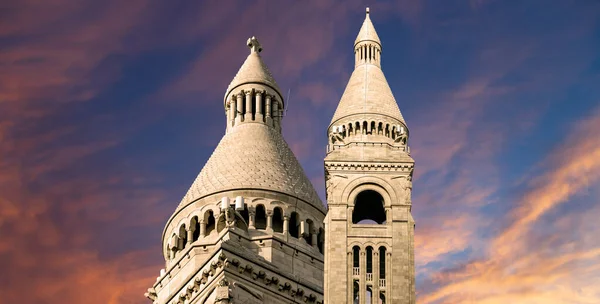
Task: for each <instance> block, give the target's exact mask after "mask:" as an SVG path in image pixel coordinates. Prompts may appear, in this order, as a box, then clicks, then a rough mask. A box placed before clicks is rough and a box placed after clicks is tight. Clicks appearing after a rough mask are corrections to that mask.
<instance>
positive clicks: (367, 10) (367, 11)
mask: <svg viewBox="0 0 600 304" xmlns="http://www.w3.org/2000/svg"><path fill="white" fill-rule="evenodd" d="M368 14H369V7H367V15H368Z"/></svg>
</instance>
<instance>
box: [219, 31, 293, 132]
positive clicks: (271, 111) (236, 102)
mask: <svg viewBox="0 0 600 304" xmlns="http://www.w3.org/2000/svg"><path fill="white" fill-rule="evenodd" d="M246 45H247V46H248V47H249V48H250V54H249V55H248V57H247V58H246V61H244V64H242V66H241V67H240V69H239V71H238V72H237V74H236V75H235V77H233V80H232V81H231V83H230V84H229V87H228V88H227V91H225V99H224V100H223V103H224V106H225V111H226V113H227V132H229V131H230V130H231V129H232V128H233V127H235V126H238V125H240V124H242V123H247V122H252V123H263V124H266V125H268V126H270V127H273V128H275V129H276V130H278V131H279V132H281V118H282V116H283V115H282V113H283V105H284V100H283V96H282V95H281V90H280V89H279V86H278V85H277V82H275V79H274V78H273V75H271V72H270V71H269V68H267V65H266V64H265V63H264V62H263V61H262V58H261V57H260V52H261V51H262V46H261V45H260V43H259V42H258V40H257V39H256V37H252V38H249V39H248V41H247V42H246Z"/></svg>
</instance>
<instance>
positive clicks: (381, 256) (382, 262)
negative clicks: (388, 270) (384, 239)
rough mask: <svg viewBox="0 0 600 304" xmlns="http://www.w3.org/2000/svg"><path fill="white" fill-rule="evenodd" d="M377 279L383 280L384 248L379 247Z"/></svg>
mask: <svg viewBox="0 0 600 304" xmlns="http://www.w3.org/2000/svg"><path fill="white" fill-rule="evenodd" d="M379 279H385V247H383V246H381V247H379Z"/></svg>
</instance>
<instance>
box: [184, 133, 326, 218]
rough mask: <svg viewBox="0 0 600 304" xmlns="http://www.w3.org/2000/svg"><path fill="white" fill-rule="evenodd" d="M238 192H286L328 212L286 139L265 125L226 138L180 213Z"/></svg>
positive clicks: (229, 134) (224, 137)
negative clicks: (219, 195) (207, 199)
mask: <svg viewBox="0 0 600 304" xmlns="http://www.w3.org/2000/svg"><path fill="white" fill-rule="evenodd" d="M234 189H262V190H267V191H269V190H270V191H277V192H282V193H285V194H288V195H291V196H294V197H297V198H299V199H301V200H303V201H306V202H307V203H309V204H311V205H313V206H315V207H317V208H318V209H319V210H324V206H323V203H322V202H321V199H320V198H319V196H318V195H317V192H316V191H315V189H314V188H313V185H312V184H311V182H310V181H309V180H308V178H307V177H306V175H305V174H304V170H302V167H301V166H300V163H299V162H298V160H297V159H296V157H295V156H294V153H293V152H292V150H291V149H290V148H289V147H288V145H287V143H286V142H285V140H284V139H283V137H282V135H281V134H280V133H279V132H277V131H276V130H275V129H273V128H270V127H268V126H266V125H264V124H259V123H247V124H241V125H240V126H238V127H236V128H234V129H232V131H231V132H228V133H227V134H226V135H225V136H223V138H222V139H221V142H219V145H218V146H217V148H216V149H215V151H214V152H213V154H212V156H211V157H210V158H209V160H208V161H207V162H206V165H205V166H204V168H203V169H202V171H201V172H200V174H199V175H198V177H197V178H196V180H195V181H194V183H193V184H192V186H191V187H190V189H189V190H188V192H187V194H186V195H185V197H184V198H183V200H182V201H181V203H180V204H179V207H178V208H177V209H178V210H179V209H182V208H183V207H185V206H186V205H187V204H189V203H191V202H193V201H195V200H197V199H200V198H202V197H204V196H207V195H210V194H214V193H217V192H221V191H226V190H234Z"/></svg>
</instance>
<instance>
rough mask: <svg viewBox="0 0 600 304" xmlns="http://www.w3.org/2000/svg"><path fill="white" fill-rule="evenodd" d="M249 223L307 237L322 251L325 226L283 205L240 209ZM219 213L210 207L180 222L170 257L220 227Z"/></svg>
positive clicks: (256, 226) (172, 239) (261, 227)
mask: <svg viewBox="0 0 600 304" xmlns="http://www.w3.org/2000/svg"><path fill="white" fill-rule="evenodd" d="M240 213H241V215H242V217H243V218H244V220H245V221H246V223H247V225H248V230H265V231H267V232H269V233H273V232H277V233H282V234H283V235H285V236H290V237H293V238H297V239H300V238H302V239H304V240H305V241H306V243H307V244H308V245H310V246H311V247H313V248H315V249H317V250H319V252H320V253H323V243H324V236H325V233H324V229H323V228H320V227H317V226H316V225H315V224H314V222H313V221H312V220H311V219H304V220H300V219H299V215H298V213H297V212H291V213H290V214H289V215H288V214H284V213H283V210H282V208H280V207H275V208H274V209H273V210H266V209H265V207H264V206H263V205H262V204H259V205H257V206H256V207H253V208H252V207H251V208H245V209H244V210H243V211H242V212H240ZM218 217H219V214H215V213H214V211H213V210H207V211H205V212H204V215H203V216H202V217H201V218H198V216H194V217H193V218H192V220H191V221H190V222H189V224H188V225H186V224H181V226H179V227H178V228H176V229H177V231H174V232H173V233H172V234H171V238H170V239H169V243H168V248H167V252H168V259H169V260H172V259H174V258H175V257H176V254H177V252H178V251H183V250H184V249H185V248H186V247H187V246H188V245H191V244H192V243H193V242H195V241H197V240H199V239H203V238H205V237H207V236H208V235H209V234H210V233H211V232H213V231H215V230H217V225H216V219H217V218H218Z"/></svg>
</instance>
